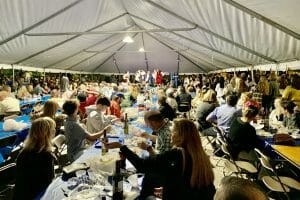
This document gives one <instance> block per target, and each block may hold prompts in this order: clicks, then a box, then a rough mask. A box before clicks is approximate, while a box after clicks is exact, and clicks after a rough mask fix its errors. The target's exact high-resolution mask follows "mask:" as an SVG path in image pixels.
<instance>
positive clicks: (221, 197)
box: [214, 176, 268, 200]
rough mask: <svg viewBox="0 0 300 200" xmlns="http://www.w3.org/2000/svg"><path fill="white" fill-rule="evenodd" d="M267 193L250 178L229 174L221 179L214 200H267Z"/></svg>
mask: <svg viewBox="0 0 300 200" xmlns="http://www.w3.org/2000/svg"><path fill="white" fill-rule="evenodd" d="M267 199H268V198H267V196H266V194H264V192H262V191H261V189H259V187H258V186H257V185H256V184H255V183H254V182H251V181H250V180H247V179H242V178H238V177H234V176H227V177H224V178H223V179H222V180H221V184H220V187H219V189H218V190H217V192H216V194H215V197H214V200H267Z"/></svg>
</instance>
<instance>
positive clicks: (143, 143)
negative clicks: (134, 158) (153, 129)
mask: <svg viewBox="0 0 300 200" xmlns="http://www.w3.org/2000/svg"><path fill="white" fill-rule="evenodd" d="M138 147H140V148H141V149H143V150H147V148H148V144H147V143H145V142H139V143H138Z"/></svg>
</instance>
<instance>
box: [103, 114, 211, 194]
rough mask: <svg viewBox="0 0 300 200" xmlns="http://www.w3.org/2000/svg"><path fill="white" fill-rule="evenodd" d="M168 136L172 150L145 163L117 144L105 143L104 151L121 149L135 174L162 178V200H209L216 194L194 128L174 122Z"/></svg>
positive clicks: (183, 121)
mask: <svg viewBox="0 0 300 200" xmlns="http://www.w3.org/2000/svg"><path fill="white" fill-rule="evenodd" d="M171 132H172V140H171V141H172V144H173V148H172V149H171V150H169V151H166V152H164V153H160V154H156V155H154V156H150V157H148V158H145V159H142V158H140V157H138V156H137V155H136V154H135V153H134V152H132V151H131V150H130V149H129V148H128V147H127V146H126V145H122V144H121V143H118V142H113V143H107V144H106V147H107V148H109V149H113V148H120V150H121V152H122V154H124V155H125V156H126V158H127V159H128V160H129V161H130V162H131V163H132V164H133V165H134V166H135V168H136V169H137V170H138V172H141V173H146V174H147V173H156V174H157V175H158V176H160V177H163V179H164V181H163V182H162V184H161V185H159V186H162V187H163V191H162V199H172V200H182V199H189V200H196V199H205V200H212V199H213V196H214V194H215V187H214V184H213V182H214V174H213V170H212V164H211V163H210V160H209V158H208V156H207V155H206V153H205V151H204V150H203V148H202V144H201V139H200V137H199V133H198V130H197V127H196V126H195V124H194V123H193V122H192V121H190V120H187V119H175V120H174V125H173V127H172V128H171ZM143 187H144V186H143ZM147 198H149V197H143V196H142V197H140V199H147Z"/></svg>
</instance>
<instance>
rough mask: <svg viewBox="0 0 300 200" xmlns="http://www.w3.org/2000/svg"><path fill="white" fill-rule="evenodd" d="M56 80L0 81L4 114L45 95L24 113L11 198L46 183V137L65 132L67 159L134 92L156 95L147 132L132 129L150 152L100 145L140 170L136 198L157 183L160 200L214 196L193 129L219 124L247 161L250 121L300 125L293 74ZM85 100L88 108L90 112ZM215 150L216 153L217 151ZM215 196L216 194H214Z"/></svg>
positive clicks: (209, 129) (299, 89) (107, 127)
mask: <svg viewBox="0 0 300 200" xmlns="http://www.w3.org/2000/svg"><path fill="white" fill-rule="evenodd" d="M62 79H63V80H61V82H60V83H56V82H55V81H53V80H52V79H46V80H45V81H34V82H33V83H29V84H27V85H22V84H18V87H16V88H14V89H13V90H12V88H11V87H10V86H9V85H7V84H4V85H2V86H1V90H2V91H0V115H2V116H4V117H5V116H9V115H12V114H19V113H21V111H22V108H21V107H20V104H19V101H20V100H28V99H30V98H33V97H39V96H43V95H50V96H51V98H50V100H48V101H47V102H46V103H45V104H44V106H43V107H42V108H41V109H34V110H33V112H32V113H31V114H30V117H31V120H32V127H31V130H30V132H29V136H28V138H27V139H26V141H25V144H24V149H23V150H22V152H21V154H20V155H19V157H18V161H17V183H16V196H15V197H16V199H20V198H21V195H22V194H24V195H25V194H26V195H31V197H33V196H34V195H38V194H39V193H40V192H41V191H42V190H45V189H46V187H47V185H48V184H49V183H50V182H51V179H52V178H53V176H54V175H53V159H54V158H53V157H51V150H50V149H51V143H50V140H51V138H53V137H54V136H55V135H57V134H65V136H66V139H67V154H68V159H69V161H70V162H73V161H74V160H76V159H77V158H78V157H79V156H80V155H82V153H83V150H84V149H85V148H86V140H88V141H91V142H92V141H95V140H96V139H98V138H100V137H101V136H102V135H103V133H104V132H110V131H111V129H112V126H111V124H112V123H114V122H116V121H122V120H123V117H124V115H123V113H124V111H123V108H124V107H125V106H132V105H137V106H139V104H141V102H140V99H141V96H142V97H143V98H142V99H143V100H144V101H147V100H148V99H151V97H152V96H154V95H155V96H157V99H158V101H157V105H156V106H157V108H156V109H155V110H152V111H148V112H146V113H145V116H144V121H145V123H146V125H147V126H148V127H150V128H151V129H152V130H153V134H147V133H140V135H139V136H140V137H144V138H148V139H151V140H152V141H153V143H154V144H155V145H154V146H151V145H147V144H146V143H141V144H139V145H140V148H142V149H144V150H147V151H149V154H150V157H149V158H146V159H142V158H139V157H138V156H137V155H135V153H133V152H132V151H131V150H130V149H129V148H127V147H126V146H124V145H122V144H120V143H108V144H106V146H107V148H120V150H121V152H122V153H124V155H125V156H126V158H127V159H128V160H129V161H131V162H132V164H133V165H134V166H135V167H136V169H137V170H138V171H140V172H143V173H145V178H144V182H143V187H142V191H141V196H140V197H141V199H146V198H148V197H149V196H151V195H153V194H154V188H156V187H163V194H162V197H163V199H200V197H202V198H203V199H213V196H214V194H215V187H214V185H213V182H214V174H213V171H212V164H211V163H210V161H209V157H208V156H207V155H206V153H205V151H204V149H203V147H202V144H201V139H200V137H199V134H200V135H202V136H213V137H218V135H219V134H220V133H219V132H218V131H216V129H215V127H218V129H220V130H221V133H222V134H223V135H222V137H225V138H226V141H227V142H228V149H229V151H230V153H231V154H232V156H233V158H234V159H237V160H238V159H246V160H249V161H253V160H255V159H256V157H255V154H254V148H256V147H257V137H256V130H255V129H254V127H253V126H251V125H250V123H251V122H253V121H254V122H256V121H257V120H259V119H269V125H270V126H271V127H272V128H274V129H278V130H279V129H280V128H282V127H286V128H288V129H298V130H299V128H300V112H299V109H300V107H299V106H300V77H299V75H297V74H293V75H291V76H288V75H287V74H282V75H281V76H277V75H276V73H275V72H267V73H264V74H254V76H253V77H252V76H251V74H250V73H249V72H241V73H235V74H231V73H222V74H209V75H191V76H185V77H184V76H183V77H180V81H179V84H180V85H179V86H178V87H174V85H173V83H172V81H170V82H165V83H164V82H162V83H161V84H159V85H150V84H149V83H145V82H143V83H137V82H136V83H130V82H128V81H127V82H120V83H117V84H116V83H107V82H101V83H97V82H95V81H90V82H89V81H87V82H84V83H80V82H79V81H74V80H68V78H67V77H63V78H62ZM153 88H154V90H151V89H153ZM90 106H94V108H93V110H92V111H90V110H89V107H90ZM60 111H62V113H63V114H61V113H60ZM178 118H183V119H178ZM186 118H188V119H186ZM82 124H84V125H82ZM62 126H64V131H62V130H61V127H62ZM38 133H42V134H40V135H39V134H38ZM212 147H213V148H214V149H215V150H217V149H218V147H217V144H216V143H212ZM215 154H216V155H217V156H219V155H218V153H217V151H216V152H215ZM45 165H47V166H46V167H45ZM36 168H39V169H38V170H36ZM50 168H51V170H50ZM41 169H44V170H47V172H46V171H45V172H43V171H42V170H41ZM34 171H36V172H38V173H37V174H36V176H37V177H36V180H35V183H36V184H35V185H27V187H28V188H26V187H25V186H24V185H26V182H25V179H26V178H28V177H26V174H27V175H28V174H30V172H34ZM43 173H44V174H43ZM174 180H176V181H174ZM37 185H38V186H37ZM31 187H33V188H34V189H32V188H31ZM172 191H177V192H176V193H174V192H172ZM29 193H30V194H29ZM174 195H175V196H174ZM29 199H30V198H29ZM216 199H222V198H221V197H220V194H218V197H217V198H216ZM224 199H226V198H224ZM227 199H228V198H227Z"/></svg>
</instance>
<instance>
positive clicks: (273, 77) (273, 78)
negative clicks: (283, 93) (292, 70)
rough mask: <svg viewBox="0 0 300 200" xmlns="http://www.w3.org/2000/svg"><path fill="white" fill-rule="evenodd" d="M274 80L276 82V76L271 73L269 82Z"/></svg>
mask: <svg viewBox="0 0 300 200" xmlns="http://www.w3.org/2000/svg"><path fill="white" fill-rule="evenodd" d="M276 80H277V75H276V73H275V72H272V73H271V74H270V81H276Z"/></svg>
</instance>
